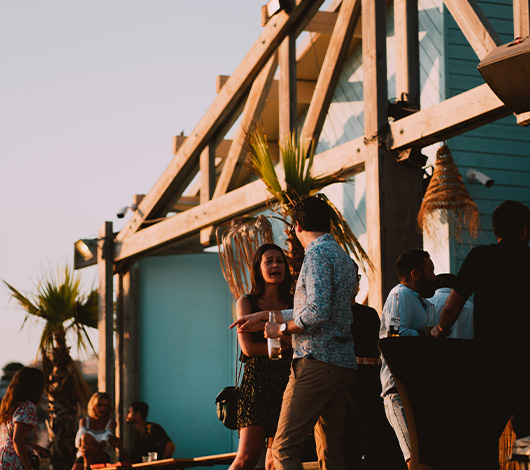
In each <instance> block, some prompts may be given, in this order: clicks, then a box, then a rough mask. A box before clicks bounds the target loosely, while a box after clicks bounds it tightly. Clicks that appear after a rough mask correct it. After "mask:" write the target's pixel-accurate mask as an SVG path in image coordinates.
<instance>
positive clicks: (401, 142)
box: [114, 84, 511, 295]
mask: <svg viewBox="0 0 530 470" xmlns="http://www.w3.org/2000/svg"><path fill="white" fill-rule="evenodd" d="M510 114H511V112H510V110H509V109H508V108H506V106H505V105H504V103H503V102H502V101H501V100H500V99H499V98H497V96H496V95H495V94H494V93H493V91H491V89H490V88H489V86H488V85H486V84H484V85H481V86H479V87H476V88H474V89H472V90H469V91H466V92H464V93H462V94H460V95H458V96H455V97H453V98H450V99H448V100H446V101H444V102H442V103H439V104H437V105H434V106H432V107H431V108H427V109H424V110H422V111H419V112H417V113H415V114H413V115H411V116H407V117H405V118H403V119H400V120H399V121H397V122H394V123H392V124H390V133H391V139H393V143H392V144H391V147H392V149H393V150H399V149H400V148H405V147H410V146H420V147H422V146H426V145H430V144H432V143H435V142H439V141H440V140H444V139H448V138H450V137H452V136H454V135H457V134H460V133H462V132H465V131H467V130H471V129H474V128H476V127H479V126H482V125H484V124H487V123H489V122H493V121H496V120H497V119H501V118H503V117H506V116H509V115H510ZM363 140H364V137H359V138H357V139H354V140H352V141H350V142H346V143H344V144H341V145H339V146H337V147H334V148H332V149H330V150H327V151H326V152H322V153H320V154H318V155H316V156H315V161H314V174H315V175H316V176H319V175H322V174H327V173H333V172H336V171H339V170H341V169H347V170H351V171H352V173H358V172H361V171H363V170H364V169H365V163H364V162H365V158H366V154H367V145H365V144H364V143H363ZM278 174H281V173H280V171H278ZM262 189H264V186H263V185H261V184H260V182H258V181H255V182H253V183H249V184H247V185H245V186H242V187H240V188H238V189H234V190H233V191H231V192H229V193H227V194H225V195H222V196H220V197H219V198H217V199H214V200H212V201H210V202H208V203H207V204H205V205H204V206H203V205H200V206H198V207H193V208H191V209H189V210H187V211H186V212H183V213H181V214H177V215H175V216H173V217H170V218H168V219H167V220H165V221H162V222H159V223H157V224H156V225H153V226H151V227H149V228H146V229H142V230H140V231H139V232H138V233H137V234H136V235H132V236H131V237H128V238H127V239H126V240H124V241H122V242H118V243H116V245H115V258H114V259H115V261H122V260H127V259H129V258H132V257H135V256H138V255H143V254H145V253H146V252H149V251H153V250H155V249H157V248H160V246H162V245H164V244H168V243H171V242H172V241H175V240H178V239H179V238H185V237H187V236H190V235H191V234H193V233H196V232H198V231H199V230H200V229H201V228H204V227H206V226H208V225H212V224H217V223H222V222H224V221H226V220H230V219H231V218H232V217H235V216H237V215H241V214H244V213H248V212H251V211H252V210H254V209H257V208H263V207H265V205H266V201H267V197H268V194H267V193H266V192H262V193H260V194H261V196H260V197H257V198H256V197H255V196H259V194H258V191H261V190H262ZM367 203H368V202H367ZM219 208H221V209H222V211H221V212H219ZM188 224H189V225H188ZM151 237H152V238H151ZM372 295H373V294H372Z"/></svg>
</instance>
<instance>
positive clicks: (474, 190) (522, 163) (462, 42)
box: [444, 0, 530, 271]
mask: <svg viewBox="0 0 530 470" xmlns="http://www.w3.org/2000/svg"><path fill="white" fill-rule="evenodd" d="M478 3H479V5H480V7H481V8H482V10H483V12H484V13H485V15H486V16H487V18H488V20H489V21H490V23H491V24H492V26H493V28H494V29H495V31H496V32H497V34H498V35H499V36H500V38H501V40H502V42H503V43H507V42H510V41H512V40H513V22H512V19H513V10H512V1H511V0H495V1H484V0H479V2H478ZM444 25H445V34H444V37H445V50H446V54H445V62H446V93H447V97H451V96H454V95H457V94H459V93H461V92H463V91H465V90H467V89H470V88H473V87H475V86H478V85H481V84H483V83H484V80H483V79H482V76H481V75H480V73H479V72H478V70H477V65H478V63H479V60H478V58H477V56H476V54H475V53H474V52H473V50H472V48H471V47H470V46H469V44H468V42H467V40H466V39H465V37H464V35H463V34H462V33H461V32H460V30H459V28H458V26H457V25H456V23H455V21H454V20H453V18H452V16H451V15H450V14H449V13H448V11H447V10H445V11H444ZM448 145H449V147H450V149H451V151H452V154H453V158H454V159H455V162H456V164H457V165H458V168H459V170H460V173H461V174H462V176H463V177H464V181H465V183H466V187H467V189H468V191H469V193H470V194H471V197H472V198H473V199H474V201H475V202H476V203H477V204H478V207H479V211H480V215H481V224H482V230H481V234H480V236H479V238H478V240H476V241H473V242H472V244H473V245H475V244H482V243H494V242H495V238H494V236H493V232H492V230H491V222H490V220H491V214H492V212H493V209H494V208H495V207H497V206H498V205H499V204H500V203H501V202H503V201H505V200H506V199H514V200H517V201H520V202H522V203H524V204H526V205H530V128H527V127H520V126H518V125H517V123H516V119H515V117H514V116H509V117H507V118H505V119H502V120H499V121H497V122H495V123H492V124H488V125H486V126H482V127H480V128H478V129H476V130H473V131H471V132H467V133H466V134H463V135H460V136H458V137H455V138H453V139H450V140H449V142H448ZM469 168H476V169H479V170H482V171H483V172H484V173H486V174H487V175H488V176H491V177H492V178H494V179H495V184H494V185H493V186H492V187H491V188H486V187H484V186H482V185H481V184H480V183H469V182H467V181H466V180H465V173H466V171H467V170H468V169H469ZM470 248H471V244H470V242H469V241H467V242H464V243H461V244H457V246H456V259H455V263H456V264H455V266H454V269H452V270H453V271H456V270H457V269H458V268H459V267H460V265H461V263H462V261H463V259H464V257H465V255H466V254H467V253H468V252H469V250H470ZM452 268H453V267H452Z"/></svg>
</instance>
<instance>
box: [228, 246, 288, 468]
mask: <svg viewBox="0 0 530 470" xmlns="http://www.w3.org/2000/svg"><path fill="white" fill-rule="evenodd" d="M250 276H251V282H252V290H251V292H250V294H248V295H244V296H242V297H241V298H240V299H239V300H238V301H237V304H236V311H237V316H238V318H239V317H241V316H243V315H247V314H249V313H252V312H257V311H274V310H282V309H286V308H291V307H292V303H293V300H292V295H291V293H290V292H291V283H292V280H291V279H292V278H291V273H290V271H289V266H288V264H287V259H286V257H285V254H284V253H283V251H282V249H281V248H280V247H279V246H277V245H274V244H265V245H262V246H260V247H259V248H258V250H257V251H256V253H255V255H254V259H253V263H252V269H251V273H250ZM238 339H239V344H240V346H241V351H242V353H243V354H242V360H243V362H244V363H245V371H244V374H243V379H242V380H241V386H240V392H239V403H238V416H237V418H238V420H237V421H238V430H239V448H238V451H237V456H236V458H235V460H234V462H233V463H232V465H231V467H230V470H252V469H253V468H254V467H255V466H256V464H257V463H258V461H259V458H260V456H261V452H262V450H263V447H264V444H265V440H266V438H269V439H268V440H269V445H268V449H267V458H266V465H265V466H266V469H268V470H271V469H273V468H274V465H273V463H272V456H271V454H270V447H271V445H272V439H273V438H274V434H275V432H276V427H277V424H278V417H279V415H280V409H281V404H282V396H283V391H284V390H285V387H286V385H287V381H288V379H289V373H290V367H291V359H292V349H291V345H290V337H288V336H282V338H281V340H282V357H281V359H279V360H271V359H269V357H268V350H267V340H266V339H265V337H264V336H263V332H262V331H260V332H257V333H242V332H238Z"/></svg>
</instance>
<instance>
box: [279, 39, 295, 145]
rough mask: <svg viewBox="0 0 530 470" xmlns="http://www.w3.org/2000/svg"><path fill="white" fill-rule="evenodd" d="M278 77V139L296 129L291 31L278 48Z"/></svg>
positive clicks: (293, 55) (293, 40)
mask: <svg viewBox="0 0 530 470" xmlns="http://www.w3.org/2000/svg"><path fill="white" fill-rule="evenodd" d="M278 65H279V69H280V79H279V93H278V95H279V101H280V105H279V140H280V141H281V140H282V139H284V138H285V137H286V136H287V135H288V134H290V133H291V132H293V131H294V130H295V129H296V124H297V122H296V121H297V117H298V116H297V114H298V111H297V99H296V36H295V35H294V34H293V33H292V32H291V33H289V34H288V35H287V37H286V38H285V39H284V40H283V42H282V43H281V45H280V47H279V48H278Z"/></svg>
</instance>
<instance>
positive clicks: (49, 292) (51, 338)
mask: <svg viewBox="0 0 530 470" xmlns="http://www.w3.org/2000/svg"><path fill="white" fill-rule="evenodd" d="M4 283H5V284H6V285H7V287H8V288H9V290H10V291H11V296H12V298H14V299H16V300H17V302H18V303H19V305H20V306H21V307H22V308H23V309H24V310H25V311H26V318H25V319H24V323H23V324H22V327H24V325H25V324H26V322H27V321H28V320H30V319H33V318H34V319H41V320H44V328H43V331H42V335H41V338H40V344H39V352H40V353H41V356H42V368H43V372H44V374H45V376H46V379H47V382H46V395H47V398H48V402H49V409H48V422H47V425H48V431H49V434H50V440H51V444H50V450H51V452H52V457H51V459H50V462H51V464H52V466H53V468H54V469H56V470H59V469H61V470H62V469H70V468H71V467H72V465H73V463H74V460H75V444H74V439H75V434H76V431H77V414H78V410H79V407H80V406H81V405H84V404H86V402H87V400H88V397H89V393H90V391H89V389H88V385H87V383H86V382H85V380H84V378H83V376H82V375H81V372H80V371H79V369H78V367H77V366H76V364H75V362H74V361H73V360H72V357H71V356H70V347H68V345H67V343H66V334H67V333H68V332H70V331H72V332H73V333H74V334H75V336H76V338H77V346H78V349H86V346H87V345H90V347H91V348H92V350H93V349H94V348H93V346H92V343H91V341H90V338H89V336H88V334H87V329H86V327H91V328H97V325H98V295H97V291H96V290H91V291H90V292H88V293H86V294H85V293H83V292H82V289H81V285H80V283H81V280H80V278H79V276H76V275H73V274H72V273H71V271H70V269H69V268H68V266H66V267H65V268H64V269H58V270H57V273H56V274H55V275H53V274H52V273H49V274H47V275H46V276H45V277H44V279H42V280H41V281H40V282H39V283H38V285H37V288H36V293H33V294H28V295H24V294H22V293H20V291H18V290H17V289H15V288H14V287H13V286H11V285H10V284H8V283H7V282H6V281H4Z"/></svg>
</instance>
